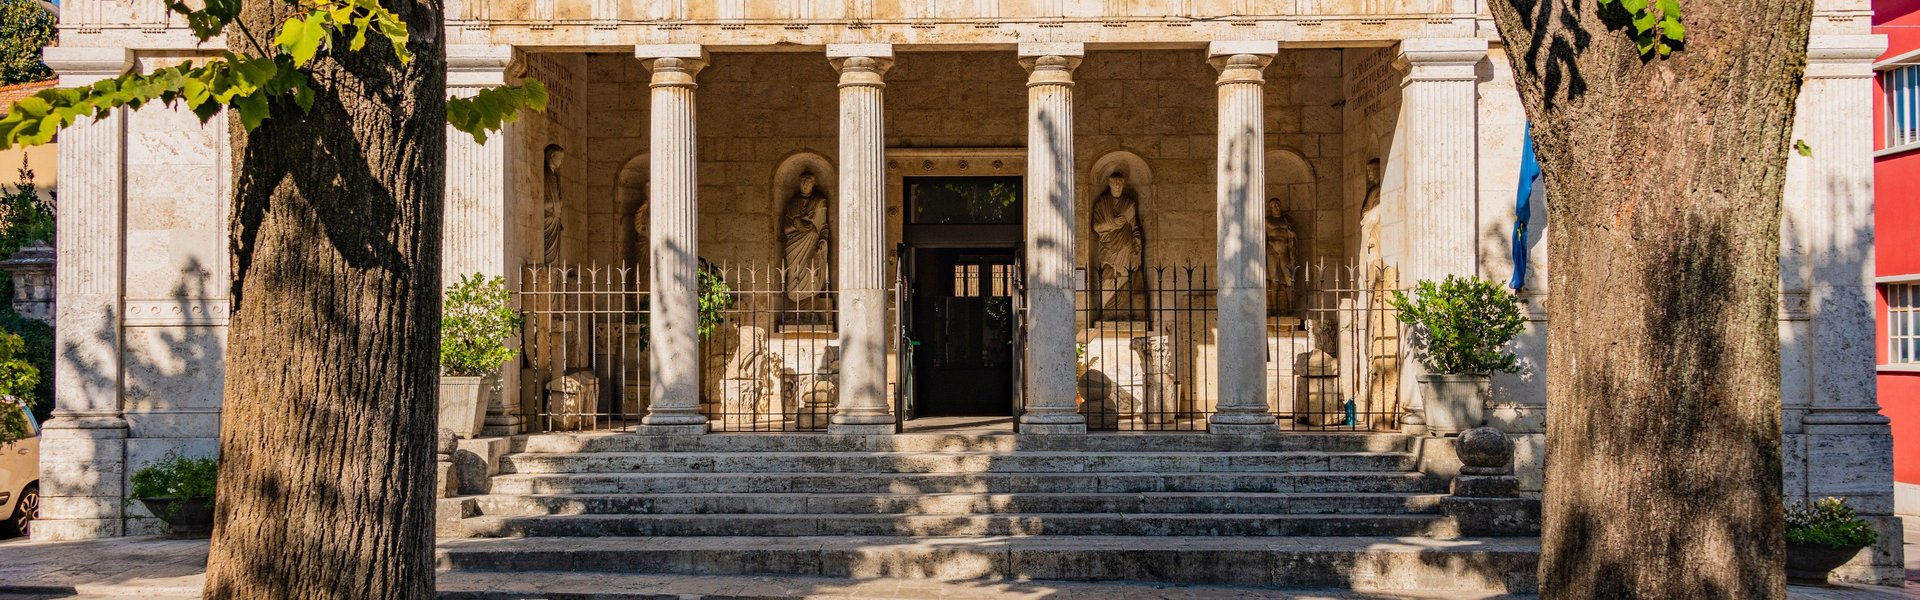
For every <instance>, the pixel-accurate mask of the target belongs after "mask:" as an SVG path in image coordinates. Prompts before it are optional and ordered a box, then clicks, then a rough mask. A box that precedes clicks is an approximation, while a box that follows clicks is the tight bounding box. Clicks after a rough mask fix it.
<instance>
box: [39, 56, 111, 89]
mask: <svg viewBox="0 0 1920 600" xmlns="http://www.w3.org/2000/svg"><path fill="white" fill-rule="evenodd" d="M42 53H43V55H44V56H43V57H42V58H41V62H44V63H46V64H47V67H49V68H51V69H53V71H54V72H55V73H59V74H60V85H63V86H67V87H73V86H80V85H92V84H93V82H96V81H100V80H103V79H112V78H114V77H119V76H120V75H121V74H123V73H126V72H127V71H128V70H129V69H132V68H133V51H132V50H129V49H126V48H100V47H87V46H48V47H47V48H46V49H45V50H42Z"/></svg>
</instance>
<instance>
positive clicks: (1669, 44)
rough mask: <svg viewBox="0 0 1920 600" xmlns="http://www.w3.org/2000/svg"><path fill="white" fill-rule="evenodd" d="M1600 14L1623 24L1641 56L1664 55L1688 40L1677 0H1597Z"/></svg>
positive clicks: (1671, 52)
mask: <svg viewBox="0 0 1920 600" xmlns="http://www.w3.org/2000/svg"><path fill="white" fill-rule="evenodd" d="M1600 15H1601V16H1602V17H1605V18H1607V20H1609V21H1612V22H1615V23H1620V24H1623V25H1626V26H1627V27H1628V29H1630V30H1631V31H1632V33H1633V45H1634V46H1635V47H1636V48H1639V50H1640V55H1641V56H1647V57H1651V56H1655V55H1658V56H1660V57H1662V58H1664V57H1666V56H1668V55H1670V54H1673V50H1674V49H1675V48H1676V47H1678V46H1680V45H1681V44H1684V43H1686V41H1687V27H1686V25H1684V24H1682V23H1681V22H1680V0H1600Z"/></svg>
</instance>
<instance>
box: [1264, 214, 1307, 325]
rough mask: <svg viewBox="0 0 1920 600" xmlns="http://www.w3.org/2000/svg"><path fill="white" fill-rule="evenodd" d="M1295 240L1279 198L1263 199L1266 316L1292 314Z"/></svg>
mask: <svg viewBox="0 0 1920 600" xmlns="http://www.w3.org/2000/svg"><path fill="white" fill-rule="evenodd" d="M1298 238H1299V233H1298V232H1296V231H1295V229H1294V225H1293V216H1292V215H1289V214H1287V209H1286V206H1285V205H1284V203H1282V202H1281V201H1280V199H1279V198H1268V199H1267V314H1268V315H1269V316H1286V315H1291V314H1293V295H1294V294H1293V288H1294V276H1295V274H1294V268H1295V267H1296V266H1297V264H1296V261H1295V259H1294V253H1293V248H1294V245H1295V242H1296V241H1297V239H1298Z"/></svg>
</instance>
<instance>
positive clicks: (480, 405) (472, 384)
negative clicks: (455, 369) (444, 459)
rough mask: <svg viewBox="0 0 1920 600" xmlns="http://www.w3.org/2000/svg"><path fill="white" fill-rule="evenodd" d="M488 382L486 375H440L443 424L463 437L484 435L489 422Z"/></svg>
mask: <svg viewBox="0 0 1920 600" xmlns="http://www.w3.org/2000/svg"><path fill="white" fill-rule="evenodd" d="M485 381H486V379H485V378H483V377H454V376H452V375H441V376H440V427H441V428H443V429H452V430H453V434H454V435H457V436H460V437H462V438H469V439H471V438H473V437H474V436H478V435H480V427H481V426H482V425H485V424H486V422H487V397H486V395H485V393H484V392H485V391H486V386H484V385H482V384H483V383H484V382H485Z"/></svg>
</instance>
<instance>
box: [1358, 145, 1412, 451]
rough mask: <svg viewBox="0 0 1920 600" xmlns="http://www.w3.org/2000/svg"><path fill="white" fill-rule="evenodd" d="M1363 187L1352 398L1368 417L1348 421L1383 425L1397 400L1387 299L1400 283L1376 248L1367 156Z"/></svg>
mask: <svg viewBox="0 0 1920 600" xmlns="http://www.w3.org/2000/svg"><path fill="white" fill-rule="evenodd" d="M1366 175H1367V193H1366V197H1365V199H1364V200H1362V201H1361V203H1360V281H1361V284H1362V285H1363V286H1364V287H1363V288H1362V289H1363V290H1365V295H1364V297H1363V298H1362V299H1361V301H1362V302H1364V303H1365V305H1366V306H1365V309H1366V310H1365V314H1366V315H1367V317H1366V322H1365V323H1364V324H1363V327H1364V328H1365V334H1364V339H1365V341H1366V347H1365V348H1363V349H1361V350H1360V352H1361V356H1363V357H1365V358H1366V366H1367V369H1366V378H1365V382H1364V384H1363V385H1362V386H1361V389H1360V390H1358V392H1359V393H1358V394H1357V395H1358V397H1359V399H1358V400H1357V401H1355V404H1356V405H1357V406H1355V407H1354V408H1355V411H1356V413H1357V414H1361V415H1370V416H1369V417H1367V418H1371V419H1374V420H1376V421H1377V422H1374V423H1354V424H1353V425H1358V426H1361V427H1384V426H1390V425H1391V423H1387V422H1385V421H1386V420H1387V419H1389V418H1390V417H1388V416H1387V415H1388V414H1390V413H1391V411H1393V410H1394V409H1396V408H1402V407H1400V406H1399V404H1400V403H1399V396H1400V339H1399V338H1400V320H1399V319H1398V318H1397V317H1396V316H1395V315H1394V311H1393V307H1392V305H1391V304H1389V303H1388V299H1389V298H1392V297H1393V291H1394V290H1396V289H1398V288H1399V287H1400V273H1399V270H1398V269H1395V268H1394V267H1393V266H1392V265H1388V264H1387V262H1386V258H1385V254H1384V253H1383V252H1382V250H1381V232H1380V217H1381V215H1380V159H1378V158H1375V159H1370V160H1368V161H1367V170H1366Z"/></svg>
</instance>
